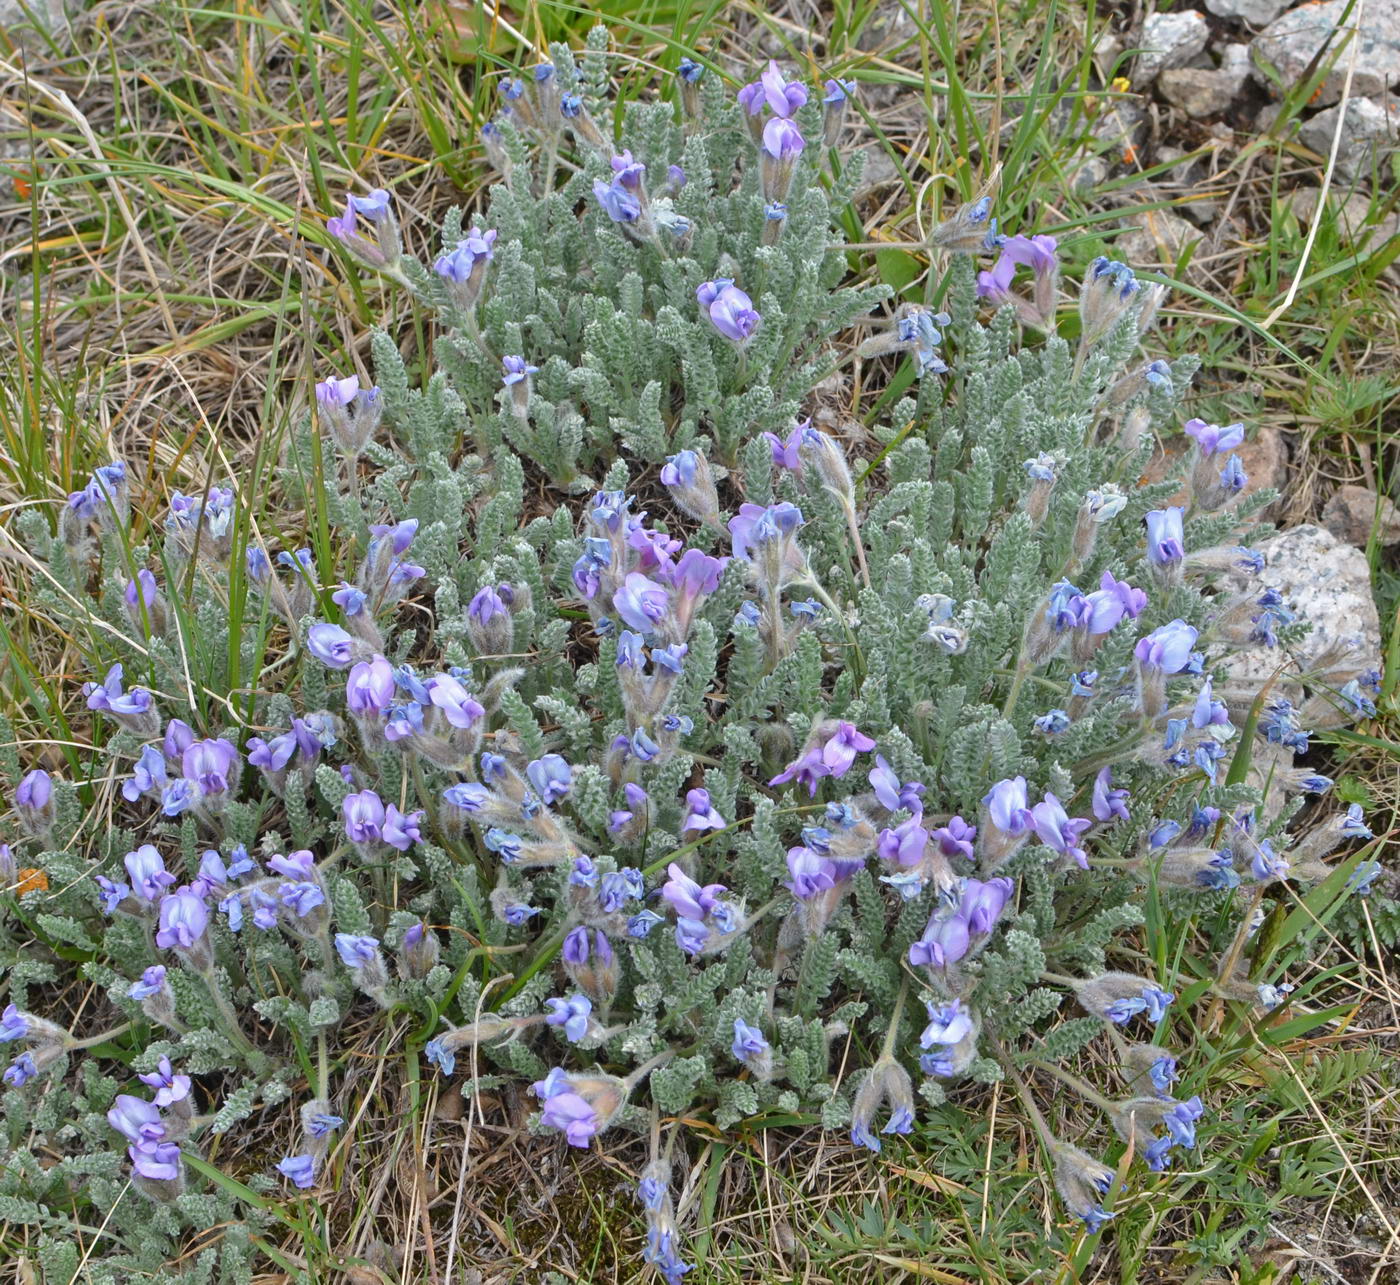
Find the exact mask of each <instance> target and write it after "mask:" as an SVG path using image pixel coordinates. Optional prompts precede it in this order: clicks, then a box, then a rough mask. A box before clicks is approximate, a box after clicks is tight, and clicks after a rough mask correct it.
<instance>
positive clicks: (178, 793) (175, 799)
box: [160, 776, 199, 817]
mask: <svg viewBox="0 0 1400 1285" xmlns="http://www.w3.org/2000/svg"><path fill="white" fill-rule="evenodd" d="M198 802H199V786H197V785H196V784H195V783H194V782H193V781H191V780H188V779H186V778H185V777H183V776H181V777H177V778H176V779H175V780H173V781H171V782H170V784H169V785H167V786H166V787H165V789H164V790H162V791H161V795H160V807H161V811H162V812H164V813H165V815H166V816H168V817H177V816H179V815H180V814H181V813H182V812H187V811H188V810H189V809H190V808H192V807H193V806H194V805H195V804H196V803H198Z"/></svg>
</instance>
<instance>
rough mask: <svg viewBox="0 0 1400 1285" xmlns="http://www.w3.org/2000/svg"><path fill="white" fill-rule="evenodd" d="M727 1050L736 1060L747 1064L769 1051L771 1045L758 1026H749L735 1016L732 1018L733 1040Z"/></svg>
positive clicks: (756, 1060) (770, 1050)
mask: <svg viewBox="0 0 1400 1285" xmlns="http://www.w3.org/2000/svg"><path fill="white" fill-rule="evenodd" d="M729 1051H730V1052H731V1053H732V1054H733V1055H734V1060H735V1061H736V1062H743V1063H745V1065H748V1064H750V1063H754V1062H758V1061H759V1060H760V1059H762V1058H763V1057H764V1056H765V1055H767V1054H769V1053H771V1052H772V1046H771V1045H770V1044H769V1043H768V1041H767V1039H766V1038H765V1037H764V1034H763V1031H762V1030H761V1029H760V1028H759V1027H757V1026H750V1025H749V1024H748V1023H747V1022H746V1021H744V1019H743V1018H741V1017H736V1018H735V1019H734V1040H733V1043H731V1044H730V1046H729Z"/></svg>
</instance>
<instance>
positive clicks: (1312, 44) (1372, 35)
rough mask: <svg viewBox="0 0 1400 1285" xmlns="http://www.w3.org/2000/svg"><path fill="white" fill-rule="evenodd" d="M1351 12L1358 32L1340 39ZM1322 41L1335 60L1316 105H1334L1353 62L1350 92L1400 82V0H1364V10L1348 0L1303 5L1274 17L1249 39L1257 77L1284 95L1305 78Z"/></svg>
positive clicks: (1363, 94)
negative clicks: (1338, 31)
mask: <svg viewBox="0 0 1400 1285" xmlns="http://www.w3.org/2000/svg"><path fill="white" fill-rule="evenodd" d="M1348 10H1350V17H1348V18H1347V19H1346V21H1347V22H1348V23H1349V24H1350V25H1351V26H1352V28H1353V29H1354V30H1355V32H1356V34H1355V36H1353V38H1352V40H1351V41H1345V40H1343V39H1341V38H1340V36H1339V34H1338V33H1337V30H1336V29H1337V27H1338V26H1339V24H1340V23H1341V22H1342V19H1343V15H1344V14H1346V13H1347V12H1348ZM1358 19H1359V22H1358ZM1324 43H1325V44H1327V46H1328V53H1327V55H1325V56H1326V58H1327V59H1328V60H1332V59H1335V61H1333V62H1332V66H1331V69H1330V70H1329V71H1328V72H1327V76H1326V79H1325V80H1323V82H1322V85H1321V87H1320V88H1319V89H1318V91H1317V94H1316V96H1315V97H1314V99H1313V103H1314V105H1315V106H1326V105H1328V104H1329V103H1335V102H1336V101H1337V100H1338V99H1339V98H1340V97H1341V96H1342V86H1343V85H1344V84H1345V83H1346V78H1347V69H1348V67H1351V66H1352V65H1353V62H1354V71H1353V73H1352V82H1351V92H1352V96H1353V97H1354V98H1369V97H1378V96H1379V95H1381V94H1384V93H1385V91H1386V90H1387V89H1389V88H1390V86H1391V85H1393V84H1395V83H1396V82H1397V81H1400V0H1366V5H1365V7H1364V10H1363V8H1362V6H1360V5H1352V4H1351V3H1350V0H1322V3H1316V2H1314V3H1310V4H1304V5H1299V6H1298V8H1296V9H1292V10H1290V11H1289V12H1288V13H1285V14H1283V15H1282V17H1279V18H1275V19H1274V21H1273V22H1271V23H1270V24H1269V25H1268V26H1267V27H1265V28H1264V30H1263V31H1261V32H1260V33H1259V34H1258V35H1257V36H1255V37H1254V39H1253V40H1252V41H1251V42H1250V46H1249V48H1250V53H1251V55H1252V57H1253V59H1254V78H1255V79H1256V80H1257V81H1258V82H1259V83H1260V84H1261V85H1263V86H1264V88H1265V89H1267V90H1268V91H1269V93H1271V94H1272V95H1273V96H1274V97H1275V98H1281V97H1282V96H1283V93H1284V92H1285V91H1287V90H1290V89H1292V88H1293V87H1294V86H1295V85H1296V84H1298V82H1299V81H1301V80H1302V79H1303V78H1304V76H1305V75H1306V73H1307V72H1308V69H1309V66H1310V64H1311V63H1312V60H1313V58H1314V57H1315V56H1316V55H1317V53H1318V51H1319V50H1320V49H1321V48H1322V47H1323V45H1324ZM1353 55H1355V57H1354V59H1353ZM1271 73H1272V74H1271Z"/></svg>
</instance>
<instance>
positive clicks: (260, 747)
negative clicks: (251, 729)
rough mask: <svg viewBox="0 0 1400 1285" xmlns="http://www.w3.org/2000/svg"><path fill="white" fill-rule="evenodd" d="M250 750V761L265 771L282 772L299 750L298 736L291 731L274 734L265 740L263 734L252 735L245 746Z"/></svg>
mask: <svg viewBox="0 0 1400 1285" xmlns="http://www.w3.org/2000/svg"><path fill="white" fill-rule="evenodd" d="M244 748H245V749H246V750H247V751H248V762H249V763H250V764H251V765H252V766H253V767H257V768H262V769H263V770H264V771H265V772H280V771H281V770H282V769H283V768H285V767H286V766H287V764H288V763H290V762H291V760H292V755H293V754H295V753H296V750H297V738H296V737H295V736H293V735H292V733H291V732H285V733H283V735H281V736H274V737H273V738H272V740H270V741H265V740H263V738H262V737H261V736H250V737H249V738H248V744H247V745H246V746H245V747H244Z"/></svg>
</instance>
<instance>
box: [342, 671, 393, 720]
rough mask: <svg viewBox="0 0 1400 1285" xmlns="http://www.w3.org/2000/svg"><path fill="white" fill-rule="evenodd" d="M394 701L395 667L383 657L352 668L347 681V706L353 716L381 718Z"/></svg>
mask: <svg viewBox="0 0 1400 1285" xmlns="http://www.w3.org/2000/svg"><path fill="white" fill-rule="evenodd" d="M393 699H394V667H393V666H392V665H390V664H389V662H388V661H387V660H385V659H384V657H383V656H376V657H375V658H374V659H373V660H362V661H360V662H359V664H357V665H354V666H352V667H351V670H350V674H349V677H348V678H347V679H346V681H345V704H346V707H347V708H348V709H349V710H350V712H351V713H352V714H359V715H361V716H365V717H369V718H379V717H381V716H382V715H383V714H384V712H385V711H386V710H387V709H388V708H389V706H390V704H391V703H392V702H393Z"/></svg>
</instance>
